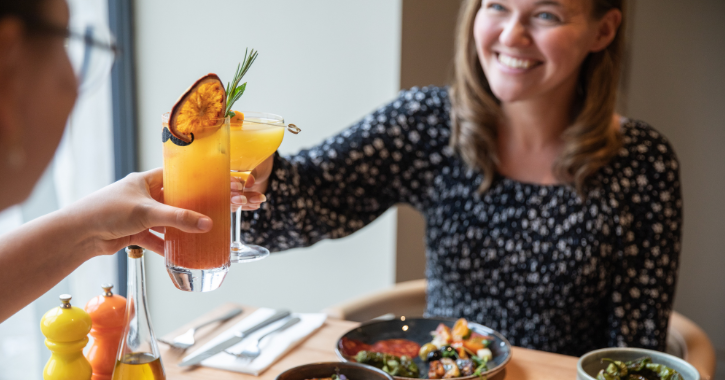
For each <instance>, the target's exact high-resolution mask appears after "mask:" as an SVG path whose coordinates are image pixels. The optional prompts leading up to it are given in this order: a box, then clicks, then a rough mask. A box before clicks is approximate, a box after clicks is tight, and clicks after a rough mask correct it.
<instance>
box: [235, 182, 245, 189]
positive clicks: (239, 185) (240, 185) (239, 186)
mask: <svg viewBox="0 0 725 380" xmlns="http://www.w3.org/2000/svg"><path fill="white" fill-rule="evenodd" d="M242 189H244V186H242V184H241V183H239V182H232V190H242Z"/></svg>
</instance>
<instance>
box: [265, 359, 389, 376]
mask: <svg viewBox="0 0 725 380" xmlns="http://www.w3.org/2000/svg"><path fill="white" fill-rule="evenodd" d="M338 370H339V371H340V374H341V375H345V377H347V378H348V379H349V380H393V377H392V376H390V375H388V374H387V373H385V372H383V371H381V370H379V369H377V368H373V367H370V366H367V365H363V364H358V363H343V362H327V363H313V364H305V365H301V366H299V367H294V368H290V369H288V370H286V371H284V372H282V373H281V374H279V375H278V376H277V377H276V378H275V380H307V379H315V378H317V379H319V378H325V377H330V376H332V375H333V374H335V373H337V371H338Z"/></svg>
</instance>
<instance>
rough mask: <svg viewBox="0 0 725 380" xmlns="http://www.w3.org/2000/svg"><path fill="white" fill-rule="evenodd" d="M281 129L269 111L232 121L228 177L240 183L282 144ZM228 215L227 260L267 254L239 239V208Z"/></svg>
mask: <svg viewBox="0 0 725 380" xmlns="http://www.w3.org/2000/svg"><path fill="white" fill-rule="evenodd" d="M290 126H293V125H290ZM295 128H296V127H295ZM285 129H287V126H286V125H285V124H284V119H283V118H282V116H279V115H274V114H271V113H262V112H244V122H243V123H240V122H234V121H233V122H232V123H231V125H230V131H231V166H230V167H231V175H232V177H235V178H237V179H238V180H239V181H240V182H241V183H242V185H244V184H245V183H246V181H247V178H249V174H250V173H251V172H252V170H254V168H256V167H257V165H259V164H260V163H262V161H264V160H266V159H267V158H268V157H269V156H271V155H272V154H274V152H275V151H276V150H277V148H279V145H280V144H282V139H283V138H284V131H285ZM231 216H232V217H231V220H232V245H231V262H233V263H240V262H249V261H255V260H261V259H263V258H265V257H267V256H269V250H268V249H267V248H264V247H260V246H258V245H252V244H245V243H243V242H242V239H241V235H242V231H241V224H242V208H241V207H239V208H238V209H237V210H236V212H232V215H231Z"/></svg>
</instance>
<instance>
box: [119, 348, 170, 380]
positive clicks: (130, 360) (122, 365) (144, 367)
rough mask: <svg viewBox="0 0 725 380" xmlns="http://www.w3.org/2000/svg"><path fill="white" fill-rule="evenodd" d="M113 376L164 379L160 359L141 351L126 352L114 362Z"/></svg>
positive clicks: (146, 379)
mask: <svg viewBox="0 0 725 380" xmlns="http://www.w3.org/2000/svg"><path fill="white" fill-rule="evenodd" d="M113 377H114V378H118V379H137V380H159V379H165V378H166V376H164V368H163V367H162V366H161V359H160V358H154V356H153V355H151V354H148V353H145V352H142V353H134V354H127V355H124V357H123V358H122V359H121V360H119V361H117V362H116V367H115V368H114V370H113Z"/></svg>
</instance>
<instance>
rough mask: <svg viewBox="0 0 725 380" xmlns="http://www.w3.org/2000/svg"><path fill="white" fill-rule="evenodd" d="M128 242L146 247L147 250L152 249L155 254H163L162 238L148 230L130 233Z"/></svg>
mask: <svg viewBox="0 0 725 380" xmlns="http://www.w3.org/2000/svg"><path fill="white" fill-rule="evenodd" d="M130 238H131V242H130V243H129V245H130V244H133V245H139V246H141V247H144V248H146V249H147V250H150V251H154V252H156V253H157V254H159V255H161V256H163V255H164V240H163V239H161V238H160V237H158V236H156V235H154V234H152V233H151V232H149V231H143V232H139V233H137V234H135V235H131V236H130Z"/></svg>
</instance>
